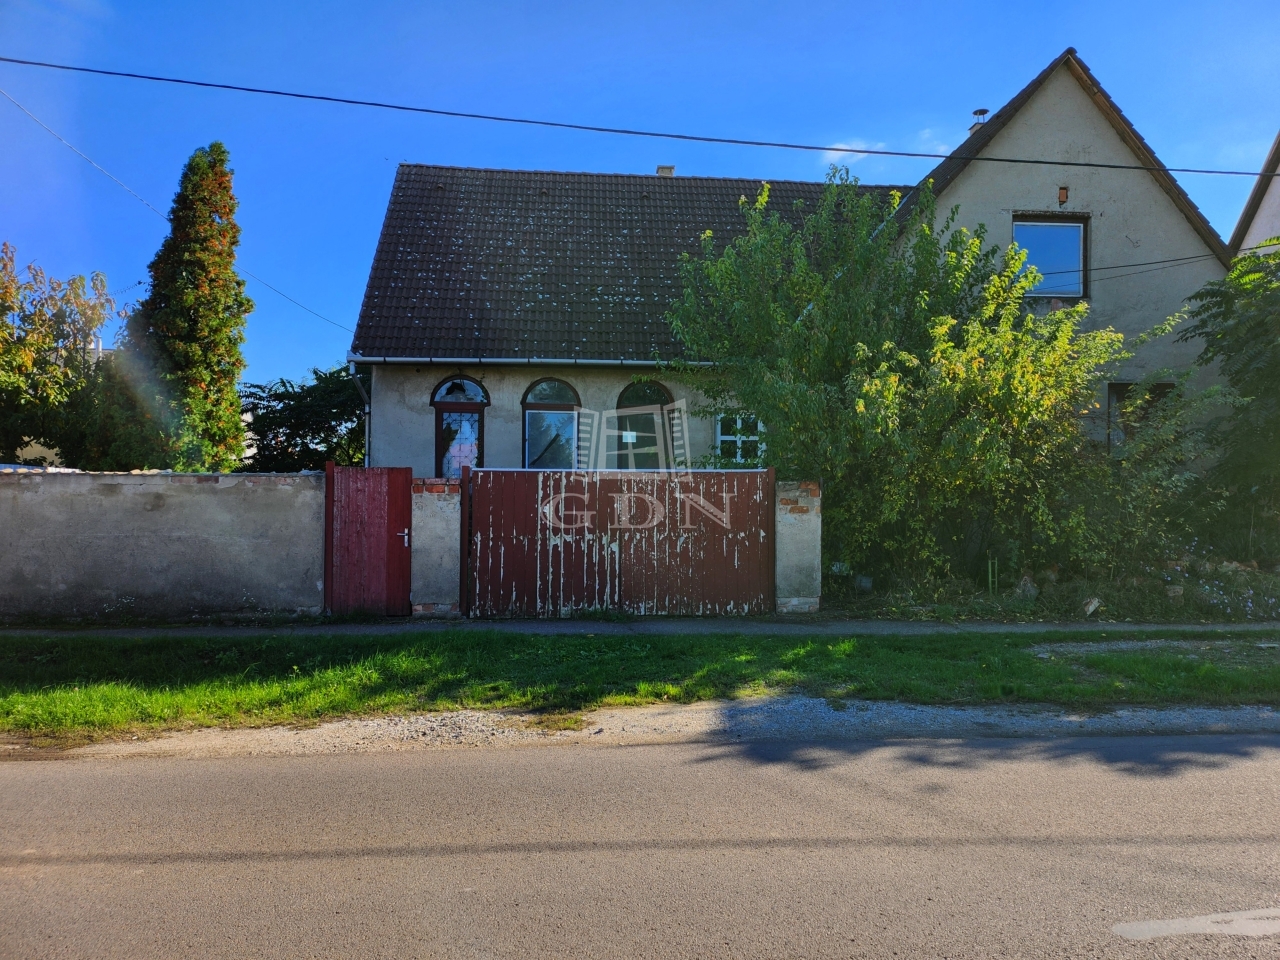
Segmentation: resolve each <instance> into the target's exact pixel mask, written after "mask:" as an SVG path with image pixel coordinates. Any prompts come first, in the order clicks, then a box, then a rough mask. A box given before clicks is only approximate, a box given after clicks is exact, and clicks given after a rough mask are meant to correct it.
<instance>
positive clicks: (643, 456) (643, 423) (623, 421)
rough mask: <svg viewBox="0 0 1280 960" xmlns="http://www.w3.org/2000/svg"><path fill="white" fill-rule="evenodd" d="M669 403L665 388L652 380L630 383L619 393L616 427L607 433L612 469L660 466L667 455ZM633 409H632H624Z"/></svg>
mask: <svg viewBox="0 0 1280 960" xmlns="http://www.w3.org/2000/svg"><path fill="white" fill-rule="evenodd" d="M670 403H671V394H670V392H668V390H667V388H666V387H664V386H663V385H662V384H660V383H658V382H657V381H654V380H645V381H642V382H640V383H631V384H628V385H627V386H626V388H625V389H623V391H622V393H621V394H620V395H619V396H618V414H617V424H616V427H615V429H612V430H610V431H609V434H608V461H607V462H608V466H609V469H612V470H659V469H661V468H662V467H663V466H664V465H665V463H666V461H667V459H668V457H667V441H666V432H667V431H666V430H665V429H663V425H664V423H665V421H666V418H665V416H664V413H663V408H665V407H666V406H668V405H669V404H670ZM631 410H634V411H635V412H634V413H630V412H627V411H631Z"/></svg>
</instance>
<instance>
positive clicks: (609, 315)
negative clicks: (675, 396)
mask: <svg viewBox="0 0 1280 960" xmlns="http://www.w3.org/2000/svg"><path fill="white" fill-rule="evenodd" d="M823 186H824V184H822V183H802V182H795V181H770V200H769V206H770V207H771V208H772V209H775V210H778V211H779V212H782V213H783V214H784V215H787V214H790V212H791V211H792V205H793V203H794V201H796V200H804V201H806V203H807V204H809V205H812V204H814V203H815V202H816V201H817V199H818V198H819V196H820V195H821V193H822V189H823ZM759 189H760V181H758V180H750V179H721V178H710V177H658V176H638V175H624V174H594V173H546V172H535V171H523V170H479V169H471V168H464V167H436V166H426V165H421V164H403V165H401V167H400V169H399V171H398V172H397V173H396V180H395V185H394V187H393V188H392V192H391V200H390V203H389V204H388V207H387V214H386V219H385V220H384V221H383V225H382V236H381V238H380V239H379V241H378V249H377V253H376V254H375V255H374V260H373V268H372V270H371V271H370V274H369V284H368V286H367V288H366V290H365V296H364V303H363V305H362V306H361V308H360V319H359V323H358V324H357V327H356V334H355V339H354V341H353V343H352V353H353V354H354V355H355V356H356V357H367V358H371V359H372V358H384V357H385V358H397V359H410V358H415V359H428V358H437V359H464V358H480V359H488V360H494V359H505V360H519V359H530V358H534V359H543V360H546V359H556V360H571V361H591V362H602V361H614V362H616V361H619V360H630V361H652V360H654V359H655V358H658V359H664V360H665V359H672V358H673V357H675V356H677V354H678V346H677V344H676V343H675V342H674V341H673V339H672V337H671V333H670V330H669V328H668V326H667V323H666V320H665V319H664V315H665V313H666V311H667V310H668V309H669V307H670V304H671V302H672V300H673V299H674V298H675V297H676V296H678V295H679V293H680V278H679V274H678V270H677V264H678V261H679V257H680V254H681V253H684V252H685V251H689V252H695V251H697V249H698V238H699V237H700V236H701V234H702V233H703V231H705V230H711V231H712V232H713V234H714V235H715V236H716V237H717V238H721V239H725V240H727V239H728V238H730V237H733V236H737V235H739V234H740V233H741V232H742V230H743V217H742V213H741V212H740V210H739V209H738V200H739V198H740V197H743V196H746V197H748V198H754V197H755V196H756V194H757V192H758V191H759ZM868 189H875V190H883V191H886V192H887V191H888V190H889V189H890V188H889V187H875V188H868ZM897 189H905V188H897Z"/></svg>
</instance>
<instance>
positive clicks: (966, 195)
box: [939, 66, 1226, 381]
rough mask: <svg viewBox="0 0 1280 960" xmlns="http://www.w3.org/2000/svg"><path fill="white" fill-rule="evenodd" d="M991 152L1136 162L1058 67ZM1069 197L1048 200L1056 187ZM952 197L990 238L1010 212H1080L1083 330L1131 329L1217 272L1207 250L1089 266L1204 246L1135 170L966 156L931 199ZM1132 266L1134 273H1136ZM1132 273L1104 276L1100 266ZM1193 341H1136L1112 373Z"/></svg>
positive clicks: (1008, 236) (944, 204)
mask: <svg viewBox="0 0 1280 960" xmlns="http://www.w3.org/2000/svg"><path fill="white" fill-rule="evenodd" d="M983 155H987V156H993V157H1025V158H1029V159H1046V160H1071V161H1089V162H1098V163H1121V164H1134V163H1138V162H1139V160H1138V158H1137V157H1136V156H1135V155H1134V154H1133V153H1132V152H1131V151H1130V150H1129V148H1128V147H1127V146H1126V145H1125V143H1124V141H1123V140H1122V139H1121V138H1120V136H1119V134H1118V133H1117V132H1116V131H1115V129H1114V128H1113V127H1112V126H1111V124H1110V123H1109V122H1108V120H1107V119H1106V117H1105V116H1104V115H1103V114H1102V113H1101V112H1100V111H1099V109H1098V108H1097V107H1096V106H1095V105H1094V104H1093V102H1092V101H1091V100H1090V99H1089V97H1088V96H1086V94H1085V92H1084V90H1083V89H1082V88H1081V86H1080V84H1079V83H1078V82H1077V81H1076V79H1075V77H1073V76H1072V75H1071V73H1070V71H1069V70H1068V68H1067V67H1066V66H1062V67H1060V68H1059V69H1058V70H1057V71H1056V72H1055V73H1054V74H1053V75H1052V76H1051V77H1049V79H1048V80H1046V81H1045V83H1044V85H1043V86H1042V87H1041V88H1040V90H1038V91H1037V92H1036V94H1035V95H1034V96H1033V97H1032V98H1031V100H1030V101H1029V102H1028V103H1027V104H1026V105H1025V106H1024V107H1023V108H1022V110H1020V111H1019V112H1018V114H1017V116H1015V117H1014V118H1013V119H1012V120H1011V121H1010V122H1009V124H1008V125H1007V126H1006V127H1005V128H1004V129H1003V130H1001V131H1000V133H999V134H997V135H996V136H995V138H994V139H993V140H992V142H991V143H990V144H989V145H988V146H987V148H986V149H985V150H984V151H983ZM1063 186H1065V187H1067V188H1068V193H1069V200H1068V201H1067V203H1066V204H1065V205H1063V206H1061V207H1060V206H1059V205H1058V188H1059V187H1063ZM956 204H959V205H960V215H959V223H960V224H961V225H963V226H967V227H970V228H973V227H975V226H976V225H977V224H979V223H983V224H986V227H987V237H988V240H989V241H990V242H993V243H995V244H998V245H1000V246H1001V247H1005V246H1007V245H1008V244H1009V243H1011V242H1012V241H1013V217H1014V214H1021V213H1034V212H1046V213H1050V214H1059V213H1072V214H1088V215H1089V218H1090V219H1089V266H1090V267H1091V276H1090V282H1089V296H1088V301H1089V306H1090V319H1089V328H1092V329H1097V328H1101V327H1114V328H1115V329H1117V330H1119V331H1121V332H1122V333H1124V334H1125V335H1126V338H1128V337H1130V336H1135V335H1137V334H1139V333H1141V332H1142V331H1144V330H1146V329H1148V328H1150V327H1151V326H1153V325H1154V324H1156V323H1159V322H1160V321H1162V320H1164V319H1165V318H1166V317H1168V316H1170V315H1171V314H1173V313H1176V312H1177V311H1178V310H1179V309H1180V308H1181V307H1182V304H1183V300H1184V299H1185V298H1186V297H1187V296H1189V295H1190V294H1192V293H1194V292H1195V291H1196V290H1197V289H1199V288H1200V286H1201V285H1202V284H1204V283H1205V282H1206V281H1209V280H1215V279H1218V278H1220V277H1222V276H1223V275H1224V274H1225V272H1226V271H1225V268H1224V267H1223V265H1222V264H1221V263H1220V262H1219V261H1218V260H1217V259H1216V258H1215V257H1206V258H1205V259H1202V260H1192V261H1188V262H1186V263H1181V264H1168V265H1163V264H1162V265H1159V266H1160V267H1161V268H1160V269H1153V268H1152V267H1150V266H1147V267H1134V268H1133V271H1129V270H1108V271H1101V272H1099V271H1098V268H1099V267H1103V266H1111V265H1115V264H1130V263H1145V262H1149V261H1156V260H1172V259H1175V258H1179V257H1195V256H1200V255H1205V254H1210V253H1212V251H1211V250H1210V249H1209V247H1208V246H1207V245H1206V244H1205V243H1204V241H1203V240H1202V239H1201V238H1200V236H1199V234H1197V233H1196V232H1195V230H1194V229H1193V228H1192V226H1191V224H1190V222H1189V221H1188V220H1187V218H1186V217H1185V216H1183V214H1182V212H1181V211H1180V210H1179V209H1178V208H1177V206H1175V204H1174V202H1173V200H1172V199H1171V198H1170V197H1169V195H1168V194H1166V193H1165V192H1164V190H1163V189H1162V188H1161V187H1160V185H1159V184H1158V183H1157V182H1156V181H1155V179H1154V178H1153V177H1152V176H1151V175H1150V174H1149V173H1147V172H1146V171H1143V170H1105V169H1096V168H1085V167H1052V166H1033V165H1018V164H996V163H981V162H978V163H970V164H969V166H968V167H967V168H966V169H965V171H964V172H963V173H961V174H960V176H959V177H957V178H956V180H955V181H953V182H952V184H951V185H950V187H949V188H948V189H947V190H946V191H945V192H944V193H943V194H942V196H941V197H940V198H939V209H940V211H942V212H944V213H945V212H946V211H947V210H949V209H950V208H951V207H952V206H954V205H956ZM1138 271H1142V272H1138ZM1130 272H1132V273H1133V275H1132V276H1125V277H1119V278H1117V279H1104V278H1105V277H1107V276H1109V275H1110V274H1121V273H1130ZM1198 352H1199V344H1196V343H1184V344H1177V343H1174V342H1173V338H1172V337H1166V338H1164V339H1162V340H1159V341H1157V342H1155V343H1152V344H1150V345H1149V346H1147V347H1145V348H1144V349H1142V350H1141V351H1140V352H1139V353H1138V354H1137V355H1136V356H1135V357H1134V359H1133V360H1132V361H1131V362H1130V363H1129V364H1128V365H1127V366H1126V368H1125V369H1124V370H1123V371H1122V372H1121V373H1120V374H1119V375H1118V376H1117V377H1116V378H1115V379H1116V380H1120V381H1124V380H1139V379H1141V378H1142V377H1143V376H1145V375H1146V374H1147V373H1149V372H1151V371H1153V370H1156V369H1159V368H1162V367H1166V366H1167V367H1174V368H1184V369H1185V368H1188V367H1191V366H1192V364H1193V363H1194V360H1195V357H1196V355H1197V353H1198Z"/></svg>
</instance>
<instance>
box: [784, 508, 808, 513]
mask: <svg viewBox="0 0 1280 960" xmlns="http://www.w3.org/2000/svg"><path fill="white" fill-rule="evenodd" d="M787 512H788V513H808V512H809V508H808V507H792V508H791V509H790V510H788V511H787Z"/></svg>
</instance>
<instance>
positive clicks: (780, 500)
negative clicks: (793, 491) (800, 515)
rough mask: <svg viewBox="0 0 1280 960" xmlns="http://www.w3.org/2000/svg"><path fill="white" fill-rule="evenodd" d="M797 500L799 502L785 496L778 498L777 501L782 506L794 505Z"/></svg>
mask: <svg viewBox="0 0 1280 960" xmlns="http://www.w3.org/2000/svg"><path fill="white" fill-rule="evenodd" d="M799 502H800V501H799V500H790V499H788V498H786V497H779V498H778V503H780V504H782V506H784V507H794V506H795V505H796V504H797V503H799Z"/></svg>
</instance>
